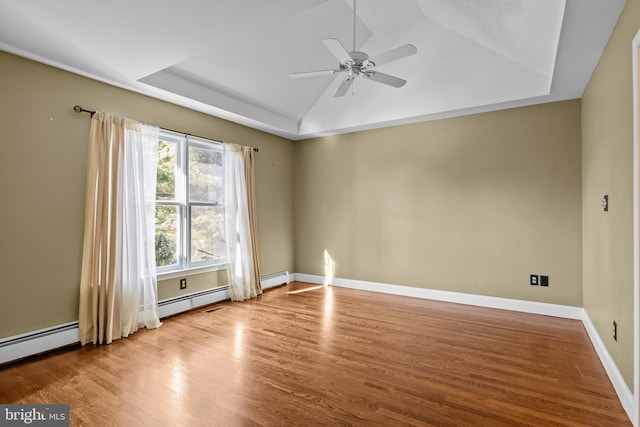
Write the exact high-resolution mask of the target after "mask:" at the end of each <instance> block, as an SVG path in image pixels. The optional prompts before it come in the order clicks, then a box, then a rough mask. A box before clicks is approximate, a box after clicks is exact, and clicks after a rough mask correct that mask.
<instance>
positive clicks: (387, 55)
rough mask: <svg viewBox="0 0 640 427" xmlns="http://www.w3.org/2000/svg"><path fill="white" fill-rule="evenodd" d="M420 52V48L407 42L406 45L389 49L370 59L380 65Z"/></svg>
mask: <svg viewBox="0 0 640 427" xmlns="http://www.w3.org/2000/svg"><path fill="white" fill-rule="evenodd" d="M416 52H418V49H416V47H415V46H414V45H412V44H405V45H404V46H400V47H397V48H395V49H391V50H388V51H386V52H384V53H381V54H380V55H377V56H374V57H373V58H371V59H370V61H371V62H373V63H374V64H376V67H377V66H379V65H384V64H388V63H389V62H393V61H397V60H398V59H402V58H405V57H407V56H411V55H413V54H415V53H416Z"/></svg>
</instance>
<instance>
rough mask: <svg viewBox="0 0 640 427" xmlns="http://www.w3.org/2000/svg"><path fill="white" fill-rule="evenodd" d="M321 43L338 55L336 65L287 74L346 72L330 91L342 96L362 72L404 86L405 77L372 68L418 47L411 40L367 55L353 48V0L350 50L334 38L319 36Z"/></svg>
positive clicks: (290, 75) (367, 75)
mask: <svg viewBox="0 0 640 427" xmlns="http://www.w3.org/2000/svg"><path fill="white" fill-rule="evenodd" d="M322 43H323V44H324V45H325V47H326V48H327V49H329V51H330V52H331V53H332V54H333V56H335V57H336V58H337V59H338V61H339V62H340V66H339V68H338V69H331V70H318V71H306V72H301V73H291V74H289V77H292V78H299V77H315V76H324V75H328V74H338V73H345V74H346V76H345V77H344V79H343V80H342V83H340V86H338V89H337V90H336V92H335V94H334V95H333V96H335V97H339V96H343V95H344V94H345V93H347V91H348V90H349V88H350V87H351V85H352V84H353V81H354V80H355V79H356V77H358V76H362V77H363V78H365V79H369V80H373V81H375V82H378V83H382V84H385V85H389V86H392V87H395V88H400V87H402V86H404V85H405V83H407V81H406V80H403V79H401V78H398V77H394V76H390V75H389V74H385V73H381V72H380V71H376V70H374V68H375V67H378V66H380V65H384V64H388V63H389V62H392V61H397V60H398V59H402V58H405V57H407V56H410V55H413V54H415V53H416V52H417V51H418V49H416V47H415V46H414V45H412V44H406V45H404V46H400V47H397V48H395V49H391V50H388V51H386V52H384V53H381V54H379V55H376V56H374V57H373V58H369V55H367V54H366V53H364V52H361V51H357V50H356V0H353V50H352V51H351V52H347V50H346V49H345V48H344V46H342V43H340V42H339V41H338V40H337V39H324V40H322Z"/></svg>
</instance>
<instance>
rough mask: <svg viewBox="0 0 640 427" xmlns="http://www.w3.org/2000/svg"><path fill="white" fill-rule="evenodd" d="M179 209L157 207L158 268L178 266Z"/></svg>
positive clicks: (175, 207) (174, 207)
mask: <svg viewBox="0 0 640 427" xmlns="http://www.w3.org/2000/svg"><path fill="white" fill-rule="evenodd" d="M179 223H180V221H179V219H178V207H177V206H156V266H157V267H163V266H167V265H176V264H178V250H177V248H178V236H179V234H178V224H179Z"/></svg>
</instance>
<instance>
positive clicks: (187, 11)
mask: <svg viewBox="0 0 640 427" xmlns="http://www.w3.org/2000/svg"><path fill="white" fill-rule="evenodd" d="M357 6H358V7H357V20H356V29H357V31H356V46H355V47H356V49H357V50H361V51H365V52H367V53H368V54H369V55H370V56H374V55H376V54H378V53H381V52H384V51H386V50H389V49H392V48H395V47H398V46H401V45H404V44H407V43H412V44H414V45H415V46H416V47H417V50H418V53H417V54H415V55H413V56H410V57H407V58H404V59H401V60H399V61H396V62H393V63H389V64H385V65H382V66H380V67H378V68H377V69H378V70H379V71H381V72H384V73H388V74H392V75H395V76H398V77H400V78H403V79H405V80H407V84H406V85H405V86H403V87H402V88H399V89H396V88H392V87H388V86H385V85H381V84H379V83H376V82H373V81H369V80H365V79H362V78H358V79H356V81H355V83H354V85H353V86H352V90H350V91H349V93H348V94H347V95H345V96H344V97H340V98H335V97H333V93H334V92H335V90H336V87H337V85H338V84H339V83H340V80H341V79H342V78H343V75H342V74H336V75H329V76H319V77H310V78H304V79H292V78H290V77H289V73H291V72H301V71H310V70H323V69H331V68H336V67H337V65H338V63H337V60H336V59H335V57H334V56H333V55H332V54H331V53H330V52H329V51H328V50H327V49H326V47H325V46H324V45H323V44H322V40H323V39H325V38H336V39H338V40H340V41H341V42H342V44H343V45H344V46H345V47H346V48H347V50H351V49H352V47H353V46H352V43H353V42H352V38H353V9H352V2H351V0H270V1H268V2H264V1H256V0H218V1H209V0H185V1H181V2H175V1H170V0H138V1H136V2H130V1H125V0H113V1H111V2H109V7H105V5H104V3H96V2H88V1H86V0H64V1H56V2H52V1H50V0H24V1H20V2H16V1H14V0H0V49H2V50H6V51H8V52H11V53H15V54H18V55H22V56H25V57H28V58H31V59H35V60H37V61H40V62H44V63H47V64H50V65H54V66H57V67H60V68H63V69H66V70H69V71H72V72H75V73H78V74H82V75H85V76H88V77H91V78H94V79H97V80H100V81H104V82H107V83H110V84H114V85H116V86H119V87H123V88H127V89H130V90H133V91H136V92H139V93H144V94H147V95H150V96H153V97H156V98H160V99H164V100H167V101H169V102H173V103H176V104H179V105H183V106H186V107H189V108H192V109H194V110H198V111H202V112H205V113H208V114H211V115H214V116H218V117H222V118H225V119H228V120H232V121H235V122H238V123H241V124H245V125H248V126H251V127H255V128H258V129H261V130H265V131H267V132H271V133H274V134H278V135H282V136H285V137H287V138H290V139H294V140H298V139H304V138H308V137H312V136H317V135H328V134H336V133H343V132H349V131H353V130H362V129H370V128H376V127H381V126H387V125H392V124H401V123H409V122H415V121H422V120H429V119H433V118H441V117H449V116H455V115H460V114H468V113H472V112H479V111H490V110H494V109H501V108H508V107H513V106H520V105H530V104H535V103H543V102H551V101H557V100H563V99H573V98H579V97H581V96H582V93H583V91H584V89H585V87H586V85H587V83H588V81H589V78H590V77H591V74H592V72H593V70H594V68H595V66H596V64H597V62H598V60H599V58H600V55H601V54H602V51H603V49H604V47H605V45H606V42H607V40H608V38H609V36H610V34H611V32H612V30H613V28H614V26H615V23H616V21H617V19H618V17H619V15H620V12H621V10H622V7H623V6H624V0H482V1H479V0H395V1H393V2H390V1H388V0H366V1H360V2H358V5H357ZM78 102H81V100H79V101H78ZM94 107H96V108H97V107H99V106H87V108H94Z"/></svg>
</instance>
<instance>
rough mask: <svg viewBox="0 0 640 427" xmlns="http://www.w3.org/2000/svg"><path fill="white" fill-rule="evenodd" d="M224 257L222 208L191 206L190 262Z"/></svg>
mask: <svg viewBox="0 0 640 427" xmlns="http://www.w3.org/2000/svg"><path fill="white" fill-rule="evenodd" d="M224 256H225V249H224V208H223V207H222V206H191V262H199V261H212V260H220V259H223V258H224Z"/></svg>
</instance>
